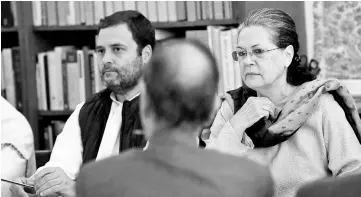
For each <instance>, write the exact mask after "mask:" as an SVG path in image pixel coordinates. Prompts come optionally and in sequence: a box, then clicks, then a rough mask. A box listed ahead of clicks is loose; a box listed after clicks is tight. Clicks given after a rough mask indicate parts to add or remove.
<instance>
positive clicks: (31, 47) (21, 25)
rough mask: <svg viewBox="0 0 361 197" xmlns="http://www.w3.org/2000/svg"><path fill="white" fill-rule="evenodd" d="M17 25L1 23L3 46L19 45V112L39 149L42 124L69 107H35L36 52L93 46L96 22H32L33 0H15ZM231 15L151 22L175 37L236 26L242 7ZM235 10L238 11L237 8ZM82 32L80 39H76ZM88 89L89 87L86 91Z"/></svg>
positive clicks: (62, 114)
mask: <svg viewBox="0 0 361 197" xmlns="http://www.w3.org/2000/svg"><path fill="white" fill-rule="evenodd" d="M233 4H235V5H236V8H239V7H243V6H244V3H243V2H235V3H233ZM16 9H17V12H16V14H17V17H16V18H17V26H16V27H2V28H1V34H2V47H3V48H4V47H14V46H19V48H20V63H21V72H22V81H23V83H22V84H21V90H22V92H21V93H22V99H21V101H22V103H23V110H22V113H23V114H24V115H25V117H26V118H27V119H28V121H29V123H30V125H31V127H32V129H33V132H34V142H35V149H36V150H39V149H40V148H41V147H40V146H41V144H43V142H42V141H41V140H42V135H43V132H44V128H43V127H44V126H45V125H46V124H47V123H49V122H51V121H54V120H64V121H65V120H66V119H67V118H68V117H69V116H70V115H71V113H72V112H73V111H72V110H58V111H44V110H39V109H38V97H37V84H36V55H37V54H38V53H40V52H44V51H47V50H51V49H53V48H54V47H55V46H64V45H74V46H75V47H76V48H78V49H82V47H84V46H88V47H90V48H92V47H94V46H95V38H94V36H95V33H96V30H97V27H96V25H69V26H34V25H33V13H32V12H33V9H32V2H16ZM238 10H239V13H238V14H237V13H235V14H234V16H237V17H233V19H223V20H198V21H177V22H153V23H152V24H153V26H154V27H155V28H156V29H164V30H169V31H173V32H174V33H175V34H176V35H177V37H184V36H185V31H187V30H206V29H207V26H210V25H222V26H231V27H236V26H237V24H238V21H239V19H241V18H242V17H243V15H242V14H243V12H242V10H243V9H238ZM237 12H238V11H237ZM79 36H81V38H82V39H79ZM89 78H90V77H89V76H87V80H86V82H88V83H87V87H86V95H87V97H88V96H90V95H91V93H90V91H91V87H89V86H91V84H89ZM89 90H90V91H89Z"/></svg>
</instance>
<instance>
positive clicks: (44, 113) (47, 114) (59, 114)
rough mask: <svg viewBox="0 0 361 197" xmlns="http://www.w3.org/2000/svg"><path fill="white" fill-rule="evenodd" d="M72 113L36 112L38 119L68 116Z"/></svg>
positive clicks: (65, 111) (68, 111)
mask: <svg viewBox="0 0 361 197" xmlns="http://www.w3.org/2000/svg"><path fill="white" fill-rule="evenodd" d="M72 113H73V111H72V110H64V111H63V110H62V111H43V110H40V111H39V112H38V114H39V117H43V118H46V117H56V116H70V115H71V114H72Z"/></svg>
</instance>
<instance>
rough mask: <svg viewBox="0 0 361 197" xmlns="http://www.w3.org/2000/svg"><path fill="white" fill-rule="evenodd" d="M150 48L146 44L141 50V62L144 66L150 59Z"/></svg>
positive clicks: (151, 51)
mask: <svg viewBox="0 0 361 197" xmlns="http://www.w3.org/2000/svg"><path fill="white" fill-rule="evenodd" d="M152 53H153V50H152V47H151V46H150V45H149V44H148V45H147V46H145V47H144V48H143V50H142V60H143V63H144V64H146V63H148V62H149V60H150V58H151V57H152Z"/></svg>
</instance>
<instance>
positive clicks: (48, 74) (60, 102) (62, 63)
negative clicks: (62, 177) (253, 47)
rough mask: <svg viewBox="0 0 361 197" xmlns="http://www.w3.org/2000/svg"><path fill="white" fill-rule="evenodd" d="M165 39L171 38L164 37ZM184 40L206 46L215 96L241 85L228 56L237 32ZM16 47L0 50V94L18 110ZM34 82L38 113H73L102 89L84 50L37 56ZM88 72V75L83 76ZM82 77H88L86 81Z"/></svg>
mask: <svg viewBox="0 0 361 197" xmlns="http://www.w3.org/2000/svg"><path fill="white" fill-rule="evenodd" d="M167 36H168V37H169V36H171V35H167ZM186 37H187V38H193V39H198V40H200V41H201V42H203V43H204V44H205V45H206V46H209V48H210V49H211V51H212V52H213V54H214V56H215V57H216V59H217V63H218V69H219V71H220V83H219V92H218V93H219V95H224V94H225V92H226V91H228V90H232V89H235V88H237V87H239V86H241V84H242V80H241V71H240V67H239V65H238V62H235V61H233V59H232V56H231V53H232V51H233V50H234V49H235V47H236V43H237V42H236V38H237V30H236V29H235V28H227V27H224V26H208V27H207V30H190V31H186ZM19 56H20V54H19V48H11V49H3V51H2V61H3V64H2V70H3V72H2V75H3V76H2V80H3V82H2V94H3V95H5V97H6V98H7V99H8V100H9V101H10V103H12V104H13V105H14V106H17V108H21V107H22V104H21V83H22V78H23V77H22V76H21V67H20V60H19ZM36 59H37V63H36V83H37V96H38V109H39V110H74V109H75V107H76V105H77V104H79V103H81V102H84V101H85V100H86V97H87V95H89V92H87V91H86V87H87V83H91V84H88V86H89V85H90V87H91V92H90V94H93V93H95V92H98V91H100V90H102V89H103V88H104V85H103V83H102V81H101V77H100V73H99V69H98V63H97V62H98V59H97V55H96V53H95V51H94V50H93V49H89V48H88V47H83V49H76V48H75V47H73V46H57V47H55V48H54V49H53V50H51V51H45V52H41V53H39V54H37V58H36ZM86 72H88V73H86ZM86 76H89V79H88V81H86Z"/></svg>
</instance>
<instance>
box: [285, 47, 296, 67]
mask: <svg viewBox="0 0 361 197" xmlns="http://www.w3.org/2000/svg"><path fill="white" fill-rule="evenodd" d="M284 52H285V57H286V62H285V67H289V66H290V65H291V62H292V59H293V56H294V54H295V51H294V49H293V46H292V45H288V46H287V47H286V48H285V50H284Z"/></svg>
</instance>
